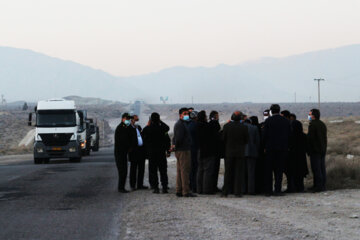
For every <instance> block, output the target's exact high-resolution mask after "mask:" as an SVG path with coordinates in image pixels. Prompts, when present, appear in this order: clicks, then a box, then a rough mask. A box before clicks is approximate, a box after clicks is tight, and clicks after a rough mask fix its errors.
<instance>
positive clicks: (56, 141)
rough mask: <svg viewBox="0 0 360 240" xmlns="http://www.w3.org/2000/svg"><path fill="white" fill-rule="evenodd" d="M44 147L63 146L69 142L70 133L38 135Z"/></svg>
mask: <svg viewBox="0 0 360 240" xmlns="http://www.w3.org/2000/svg"><path fill="white" fill-rule="evenodd" d="M39 135H40V137H41V139H42V141H43V143H44V144H45V146H65V145H67V144H68V143H69V142H70V138H71V136H72V135H73V134H72V133H50V134H39Z"/></svg>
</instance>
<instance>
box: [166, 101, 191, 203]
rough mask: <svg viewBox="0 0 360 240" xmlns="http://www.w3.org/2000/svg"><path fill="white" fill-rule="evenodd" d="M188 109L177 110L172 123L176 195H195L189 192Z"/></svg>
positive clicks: (189, 139) (189, 146)
mask: <svg viewBox="0 0 360 240" xmlns="http://www.w3.org/2000/svg"><path fill="white" fill-rule="evenodd" d="M189 121H190V116H189V111H188V109H187V108H181V109H180V110H179V120H178V121H177V122H176V123H175V125H174V137H173V140H172V142H173V146H172V149H173V150H174V151H175V156H176V196H178V197H196V195H194V194H192V193H191V192H190V178H189V176H190V170H191V141H192V140H191V134H190V131H189Z"/></svg>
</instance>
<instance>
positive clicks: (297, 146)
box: [288, 114, 309, 192]
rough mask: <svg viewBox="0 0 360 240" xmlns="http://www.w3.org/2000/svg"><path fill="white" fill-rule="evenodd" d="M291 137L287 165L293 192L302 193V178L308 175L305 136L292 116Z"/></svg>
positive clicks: (299, 124)
mask: <svg viewBox="0 0 360 240" xmlns="http://www.w3.org/2000/svg"><path fill="white" fill-rule="evenodd" d="M291 116H292V120H291V129H292V130H291V132H292V134H291V137H290V146H289V148H290V157H289V159H290V160H291V161H290V163H289V165H288V171H289V173H290V176H292V177H293V180H292V182H293V187H294V188H293V191H294V192H303V191H304V178H305V177H306V175H307V174H308V173H309V170H308V167H307V162H306V146H307V143H306V135H305V133H304V132H303V126H302V123H301V122H300V121H298V120H296V115H294V114H292V115H291Z"/></svg>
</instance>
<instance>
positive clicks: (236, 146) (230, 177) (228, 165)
mask: <svg viewBox="0 0 360 240" xmlns="http://www.w3.org/2000/svg"><path fill="white" fill-rule="evenodd" d="M242 115H243V114H242V113H241V112H240V111H236V112H234V113H233V114H232V116H231V120H232V121H231V122H229V123H227V124H225V126H224V130H223V136H222V137H223V140H224V144H225V176H224V187H223V192H222V196H224V197H227V195H228V194H229V193H231V192H232V191H231V190H233V193H234V194H235V195H236V196H237V197H241V196H242V190H241V188H242V180H243V176H242V173H243V168H244V161H245V146H246V144H247V143H248V141H249V133H248V129H247V127H246V126H245V125H244V124H242V123H240V121H241V120H242ZM231 188H233V189H231Z"/></svg>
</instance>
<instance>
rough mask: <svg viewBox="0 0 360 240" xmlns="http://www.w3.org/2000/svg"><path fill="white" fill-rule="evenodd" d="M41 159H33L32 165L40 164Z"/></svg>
mask: <svg viewBox="0 0 360 240" xmlns="http://www.w3.org/2000/svg"><path fill="white" fill-rule="evenodd" d="M41 163H42V159H41V158H34V164H41Z"/></svg>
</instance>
